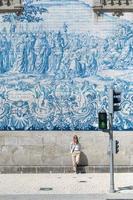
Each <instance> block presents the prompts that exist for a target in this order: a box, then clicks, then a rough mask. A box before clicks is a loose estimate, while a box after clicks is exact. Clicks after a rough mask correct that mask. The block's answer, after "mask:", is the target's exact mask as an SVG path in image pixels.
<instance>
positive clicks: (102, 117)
mask: <svg viewBox="0 0 133 200" xmlns="http://www.w3.org/2000/svg"><path fill="white" fill-rule="evenodd" d="M98 122H99V124H98V125H99V129H107V113H106V112H99V113H98Z"/></svg>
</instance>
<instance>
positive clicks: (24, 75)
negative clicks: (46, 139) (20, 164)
mask: <svg viewBox="0 0 133 200" xmlns="http://www.w3.org/2000/svg"><path fill="white" fill-rule="evenodd" d="M132 19H133V15H132V14H130V15H128V14H126V15H125V17H123V19H121V18H120V19H119V18H116V17H112V16H111V15H108V14H105V15H103V16H102V17H100V18H97V17H96V16H95V15H94V13H93V10H92V2H91V0H47V1H46V0H25V2H24V12H23V15H21V16H16V15H15V14H1V15H0V130H97V129H98V122H97V121H98V119H97V118H98V117H97V116H98V111H100V110H102V109H104V110H106V111H107V112H108V89H109V87H110V84H113V85H114V86H115V87H116V88H118V89H120V90H121V91H122V103H121V107H122V111H121V112H118V113H116V114H115V116H114V129H115V130H133V78H132V77H133V20H132Z"/></svg>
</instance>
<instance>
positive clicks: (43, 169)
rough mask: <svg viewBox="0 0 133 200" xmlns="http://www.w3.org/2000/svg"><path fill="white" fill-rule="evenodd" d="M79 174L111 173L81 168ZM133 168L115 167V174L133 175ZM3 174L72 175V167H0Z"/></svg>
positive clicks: (101, 168) (92, 168) (104, 169)
mask: <svg viewBox="0 0 133 200" xmlns="http://www.w3.org/2000/svg"><path fill="white" fill-rule="evenodd" d="M78 171H79V173H109V166H79V167H78ZM132 172H133V166H115V173H132ZM0 173H1V174H9V173H18V174H22V173H27V174H29V173H72V166H0Z"/></svg>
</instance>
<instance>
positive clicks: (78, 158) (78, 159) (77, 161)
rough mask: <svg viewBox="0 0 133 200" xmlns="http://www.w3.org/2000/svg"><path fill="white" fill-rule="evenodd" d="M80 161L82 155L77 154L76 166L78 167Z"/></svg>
mask: <svg viewBox="0 0 133 200" xmlns="http://www.w3.org/2000/svg"><path fill="white" fill-rule="evenodd" d="M79 161H80V153H77V154H76V164H77V165H78V164H79Z"/></svg>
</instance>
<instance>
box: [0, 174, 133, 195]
mask: <svg viewBox="0 0 133 200" xmlns="http://www.w3.org/2000/svg"><path fill="white" fill-rule="evenodd" d="M109 183H110V176H109V174H107V173H87V174H70V173H69V174H52V173H51V174H0V195H3V194H4V195H8V194H108V193H109ZM40 189H41V190H40ZM115 189H116V193H117V194H129V193H130V194H131V195H132V197H133V174H132V173H117V174H115Z"/></svg>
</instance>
